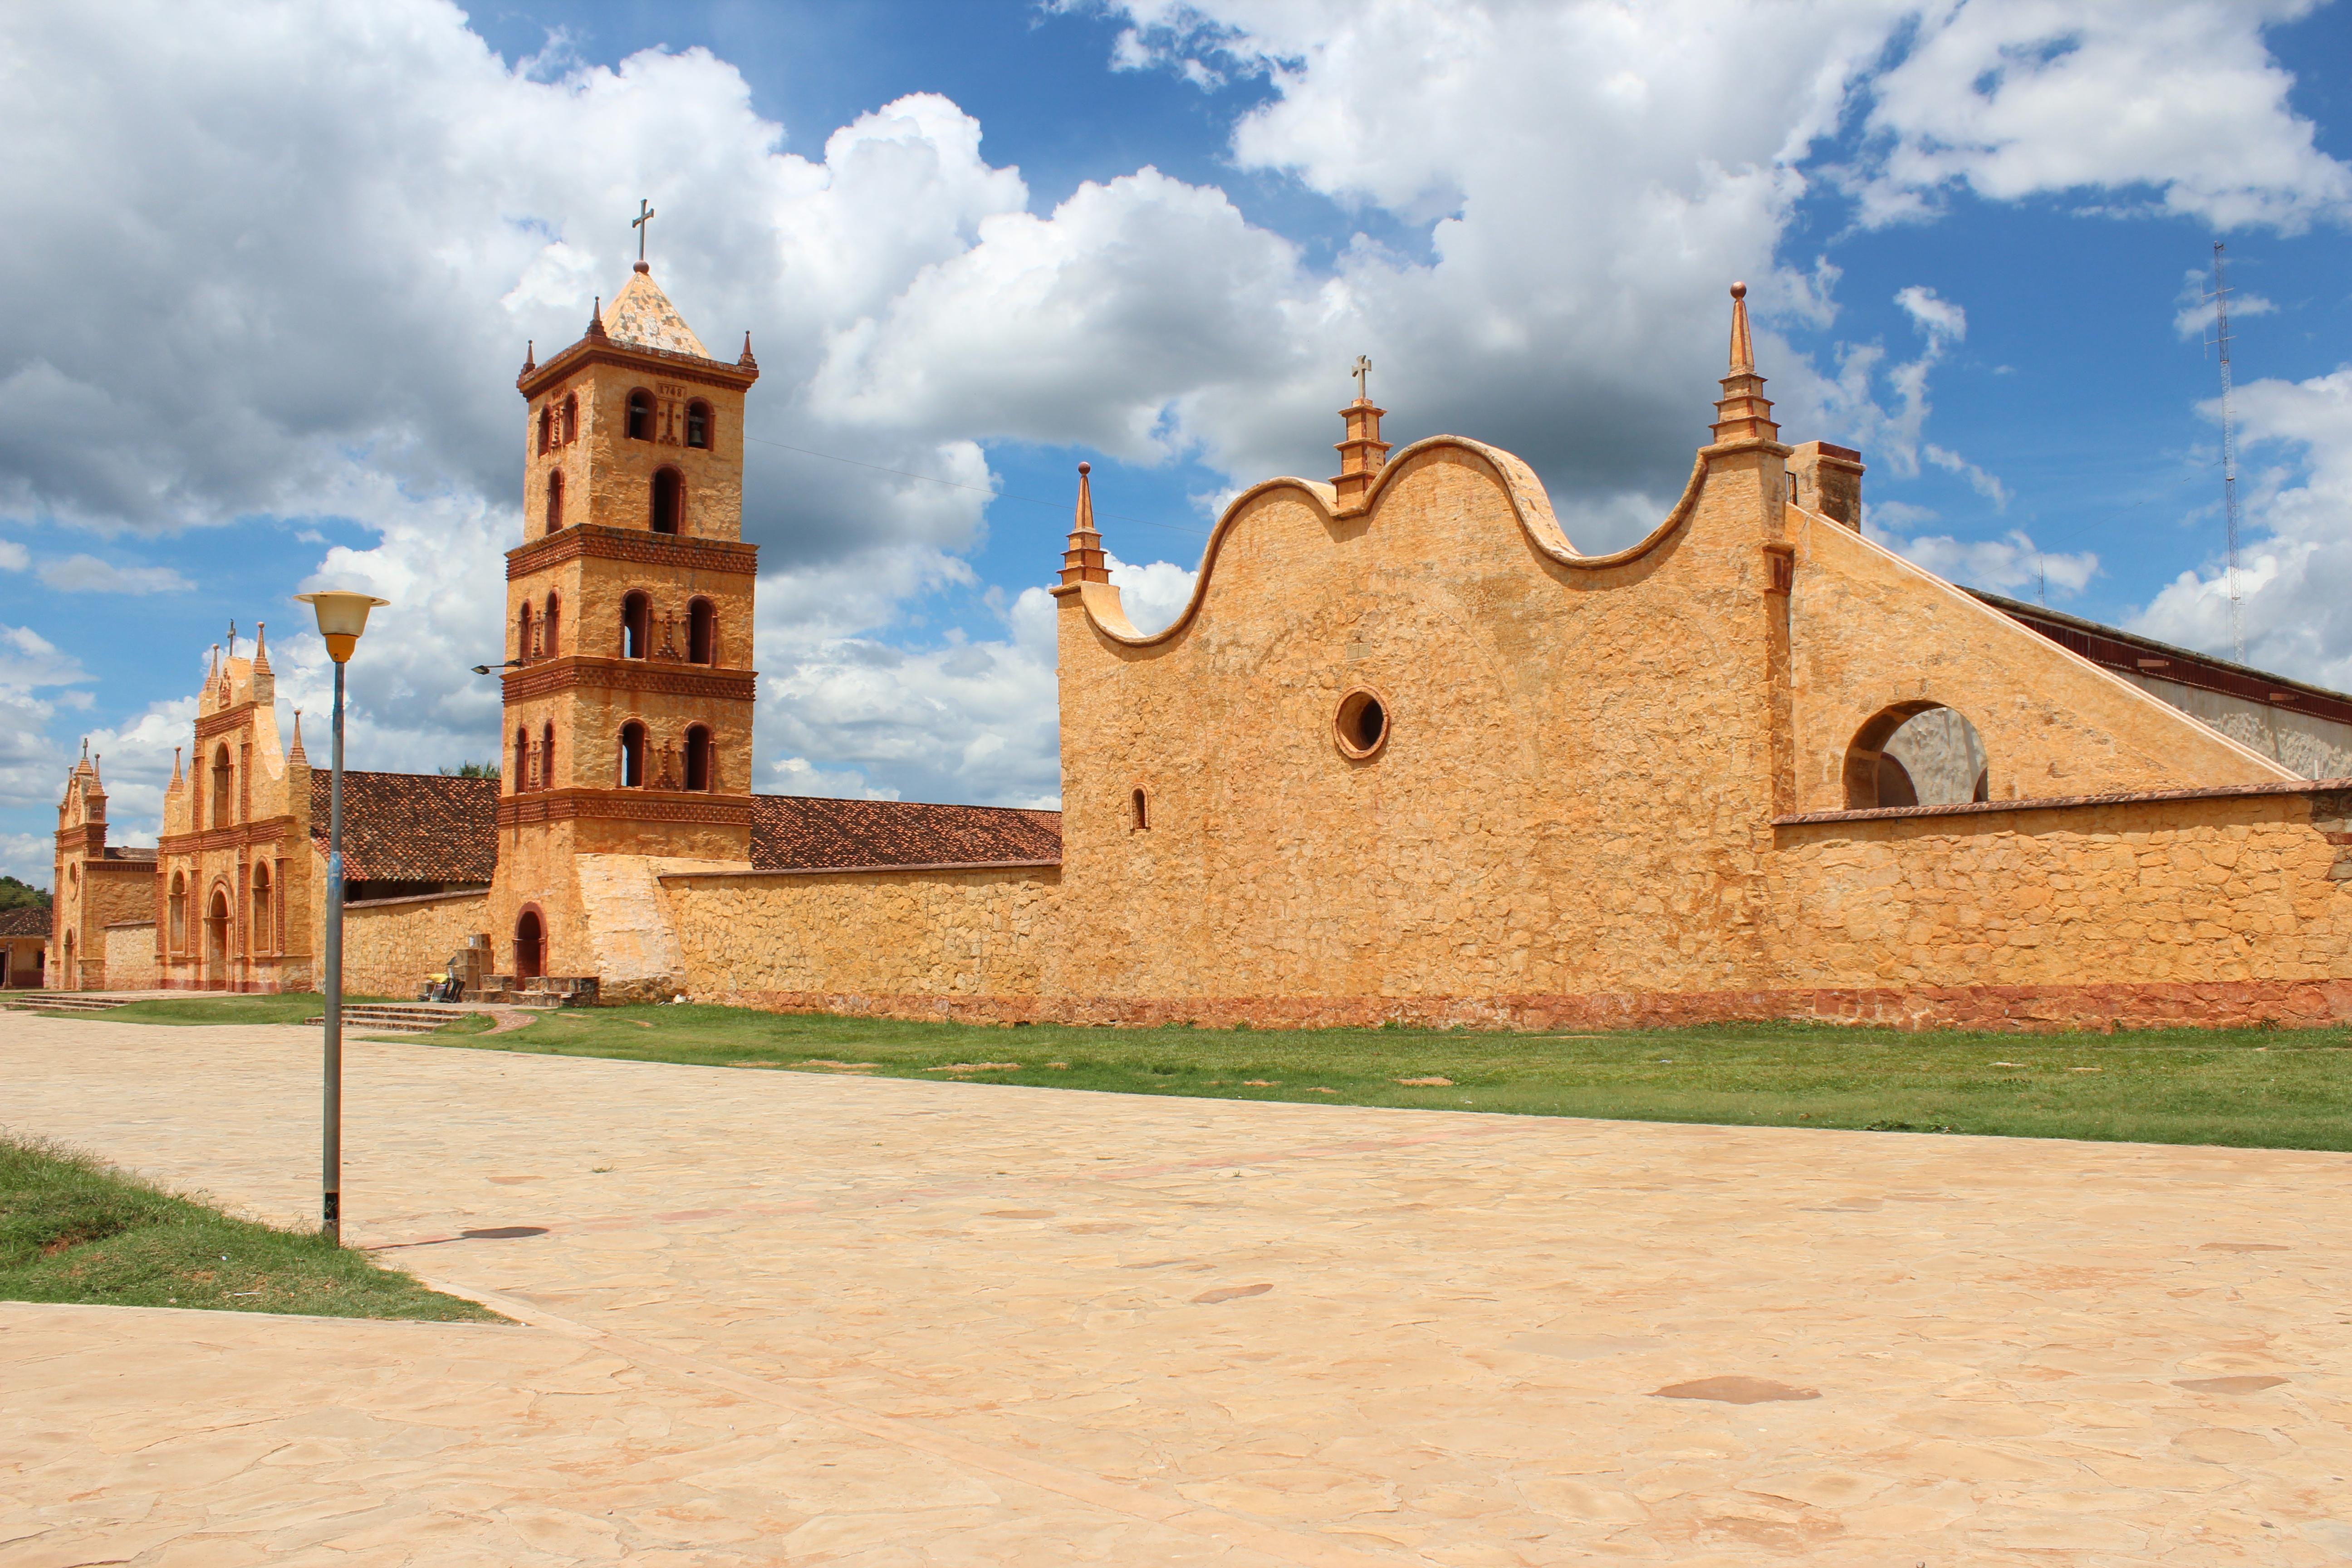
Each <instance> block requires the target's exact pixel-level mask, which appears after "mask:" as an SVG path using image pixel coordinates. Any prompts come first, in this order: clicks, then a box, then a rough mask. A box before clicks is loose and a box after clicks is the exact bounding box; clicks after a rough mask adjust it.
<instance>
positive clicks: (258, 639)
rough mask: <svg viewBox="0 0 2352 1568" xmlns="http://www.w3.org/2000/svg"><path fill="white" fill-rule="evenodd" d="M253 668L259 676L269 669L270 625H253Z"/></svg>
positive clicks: (263, 622) (259, 623) (262, 623)
mask: <svg viewBox="0 0 2352 1568" xmlns="http://www.w3.org/2000/svg"><path fill="white" fill-rule="evenodd" d="M253 668H254V671H255V673H257V674H258V673H260V672H261V671H263V670H266V669H268V668H269V623H268V621H256V622H254V623H253Z"/></svg>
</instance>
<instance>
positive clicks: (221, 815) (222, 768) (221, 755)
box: [213, 746, 234, 827]
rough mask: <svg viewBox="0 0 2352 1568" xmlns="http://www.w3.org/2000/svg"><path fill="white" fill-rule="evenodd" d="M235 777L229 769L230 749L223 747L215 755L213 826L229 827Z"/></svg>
mask: <svg viewBox="0 0 2352 1568" xmlns="http://www.w3.org/2000/svg"><path fill="white" fill-rule="evenodd" d="M233 776H234V773H233V772H232V770H231V769H230V767H229V761H228V748H227V747H226V746H223V747H222V748H221V749H220V750H219V751H217V752H214V753H213V826H215V827H226V826H228V821H229V816H228V792H229V782H230V780H231V778H232V777H233Z"/></svg>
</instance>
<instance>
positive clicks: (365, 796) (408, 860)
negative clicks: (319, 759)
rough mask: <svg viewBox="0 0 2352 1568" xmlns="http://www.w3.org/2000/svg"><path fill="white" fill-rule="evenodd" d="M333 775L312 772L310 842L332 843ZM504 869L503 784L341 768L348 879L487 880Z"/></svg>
mask: <svg viewBox="0 0 2352 1568" xmlns="http://www.w3.org/2000/svg"><path fill="white" fill-rule="evenodd" d="M327 788H328V775H327V771H326V770H325V769H324V768H319V769H314V770H312V772H311V774H310V837H311V838H312V839H313V840H314V841H315V842H316V843H317V844H318V845H319V846H320V847H321V848H322V849H323V848H324V847H325V846H326V842H327ZM498 865H499V781H498V780H496V779H459V778H445V777H443V776H442V775H440V774H438V773H353V772H352V771H351V770H350V769H348V768H347V769H345V770H344V771H343V879H344V880H345V881H347V882H488V880H489V879H491V877H492V876H493V875H494V874H495V873H496V872H497V870H498Z"/></svg>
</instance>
